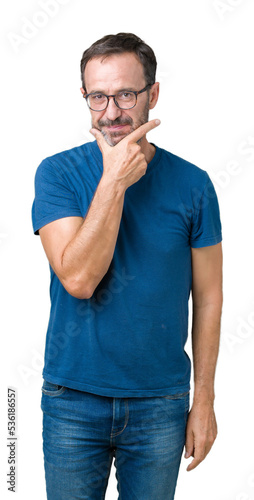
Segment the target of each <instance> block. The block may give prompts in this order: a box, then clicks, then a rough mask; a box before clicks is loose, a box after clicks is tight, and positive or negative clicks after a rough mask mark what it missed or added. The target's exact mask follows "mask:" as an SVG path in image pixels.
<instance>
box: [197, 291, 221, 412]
mask: <svg viewBox="0 0 254 500" xmlns="http://www.w3.org/2000/svg"><path fill="white" fill-rule="evenodd" d="M221 309H222V295H221V296H220V295H219V296H217V297H216V300H213V301H210V302H208V303H205V304H203V305H199V306H195V304H194V305H193V325H192V350H193V369H194V403H196V402H203V401H204V402H205V401H210V402H213V400H214V378H215V369H216V364H217V358H218V351H219V341H220V321H221Z"/></svg>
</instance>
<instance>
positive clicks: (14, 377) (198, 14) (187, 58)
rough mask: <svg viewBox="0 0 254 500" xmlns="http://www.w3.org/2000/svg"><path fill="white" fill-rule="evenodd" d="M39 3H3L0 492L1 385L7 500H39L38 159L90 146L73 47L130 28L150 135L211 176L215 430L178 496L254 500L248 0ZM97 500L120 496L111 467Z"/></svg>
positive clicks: (42, 288) (43, 301)
mask: <svg viewBox="0 0 254 500" xmlns="http://www.w3.org/2000/svg"><path fill="white" fill-rule="evenodd" d="M52 1H53V0H52ZM46 3H48V4H49V3H51V5H52V2H49V0H41V1H40V0H36V1H35V0H12V1H11V2H5V5H4V12H3V6H2V9H1V10H2V12H1V34H2V37H1V38H2V54H1V70H2V71H1V86H2V89H1V93H0V98H1V119H2V132H1V138H2V141H1V142H2V145H1V158H2V160H1V183H0V186H1V187H0V189H1V193H0V200H1V220H0V251H1V261H0V262H1V274H0V277H1V360H0V366H1V394H0V396H1V429H0V432H1V434H0V437H1V456H0V468H1V486H0V488H1V491H0V494H1V498H3V499H5V498H6V499H8V498H12V496H11V495H12V494H11V493H10V492H8V490H7V483H6V480H7V479H6V474H7V471H8V464H7V387H8V386H9V387H14V388H15V389H16V393H17V397H18V404H17V425H18V432H17V434H18V444H17V462H18V481H17V493H16V496H15V498H17V499H22V500H23V499H24V500H30V499H31V500H34V499H35V498H36V499H38V500H45V499H46V494H45V481H44V469H43V456H42V437H41V427H42V416H41V410H40V398H41V384H42V378H41V371H42V364H43V354H44V342H45V332H46V328H47V322H48V313H49V293H48V289H49V271H48V264H47V261H46V257H45V255H44V252H43V249H42V246H41V243H40V239H39V237H35V236H34V235H33V231H32V225H31V205H32V201H33V196H34V191H33V189H34V187H33V182H34V174H35V170H36V168H37V166H38V165H39V163H40V162H41V161H42V159H43V158H45V157H47V156H50V155H52V154H54V153H56V152H59V151H62V150H64V149H68V148H71V147H74V146H77V145H80V144H82V143H84V142H87V141H90V140H93V137H92V136H91V135H90V134H89V132H88V130H89V128H90V118H89V113H88V109H87V108H86V104H85V101H84V100H83V99H82V97H81V93H80V90H79V89H80V86H81V84H80V74H79V64H80V59H81V56H82V53H83V51H84V50H85V49H86V48H87V47H88V46H89V45H90V44H91V43H93V42H94V41H95V40H97V39H98V38H101V37H102V36H104V35H105V34H109V33H117V32H120V31H125V32H127V31H130V32H134V33H136V34H137V35H139V36H140V37H141V38H143V39H144V40H145V41H146V42H147V43H148V44H149V45H151V47H152V48H153V49H154V51H155V53H156V55H157V59H158V76H157V80H158V81H160V82H161V93H160V99H159V102H158V104H157V107H156V108H155V110H153V111H152V113H151V115H150V117H151V118H160V119H161V125H160V126H159V127H158V128H157V129H156V130H154V131H152V132H150V133H149V136H148V137H149V140H150V141H151V142H155V143H156V144H157V145H158V146H160V147H163V148H165V149H167V150H169V151H171V152H172V153H174V154H177V155H179V156H181V157H183V158H185V159H186V160H188V161H190V162H192V163H194V164H196V165H198V166H199V167H201V168H203V169H205V170H207V172H208V173H209V175H210V176H211V178H212V180H213V182H214V185H215V188H216V191H217V195H218V198H219V203H220V210H221V219H222V225H223V250H224V306H223V317H222V336H221V348H220V356H219V363H218V369H217V377H216V405H215V406H216V414H217V419H218V429H219V434H218V438H217V440H216V443H215V444H214V447H213V449H212V451H211V452H210V454H209V455H208V456H207V458H206V460H205V461H204V462H203V463H202V464H201V465H200V466H199V467H198V468H197V469H196V470H195V471H193V472H189V473H187V472H186V470H185V469H186V467H187V462H189V461H186V460H184V459H183V461H182V465H181V469H180V473H179V480H178V487H177V493H176V497H175V498H176V500H184V499H187V498H191V499H192V498H193V499H194V498H195V500H204V499H206V500H215V499H216V500H253V499H254V463H253V445H254V442H253V441H254V440H253V377H254V368H253V366H254V364H253V346H254V295H253V255H254V240H253V208H254V202H253V181H254V174H253V165H254V129H253V115H254V100H253V89H254V73H253V46H254V30H253V19H254V3H253V1H251V0H242V1H239V0H224V1H223V0H221V1H213V0H192V1H190V0H178V1H175V0H167V2H165V0H157V1H156V2H142V1H141V2H137V1H136V0H135V1H133V0H128V1H126V2H119V1H116V0H112V1H111V2H102V1H101V0H98V1H97V2H87V1H82V0H65V1H64V0H61V1H60V0H59V1H58V2H57V1H56V0H54V2H53V3H55V5H56V4H57V5H58V9H56V8H55V12H54V13H53V11H52V12H51V15H49V14H46V13H45V8H43V4H46ZM42 13H43V14H42ZM39 24H40V27H39ZM18 37H20V38H18ZM188 352H190V343H188ZM158 480H159V478H158ZM106 498H107V500H114V499H117V490H116V479H115V467H114V465H112V469H111V476H110V480H109V485H108V490H107V496H106ZM147 500H149V499H147ZM165 500H166V499H165Z"/></svg>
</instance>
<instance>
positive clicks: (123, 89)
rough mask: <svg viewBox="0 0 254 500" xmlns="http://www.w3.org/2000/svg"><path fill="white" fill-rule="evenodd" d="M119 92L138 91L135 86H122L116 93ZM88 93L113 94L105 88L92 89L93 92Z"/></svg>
mask: <svg viewBox="0 0 254 500" xmlns="http://www.w3.org/2000/svg"><path fill="white" fill-rule="evenodd" d="M119 92H136V90H135V89H134V87H122V88H120V89H119V90H116V92H115V93H114V94H118V93H119ZM88 94H104V95H111V94H107V93H106V92H105V91H104V90H98V89H96V90H91V92H88Z"/></svg>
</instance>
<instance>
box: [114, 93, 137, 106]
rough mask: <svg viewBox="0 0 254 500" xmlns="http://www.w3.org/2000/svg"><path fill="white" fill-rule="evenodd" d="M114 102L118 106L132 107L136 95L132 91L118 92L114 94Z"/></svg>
mask: <svg viewBox="0 0 254 500" xmlns="http://www.w3.org/2000/svg"><path fill="white" fill-rule="evenodd" d="M116 102H117V104H118V106H119V108H122V109H130V108H133V106H135V104H136V95H135V94H134V92H126V91H123V92H118V94H116Z"/></svg>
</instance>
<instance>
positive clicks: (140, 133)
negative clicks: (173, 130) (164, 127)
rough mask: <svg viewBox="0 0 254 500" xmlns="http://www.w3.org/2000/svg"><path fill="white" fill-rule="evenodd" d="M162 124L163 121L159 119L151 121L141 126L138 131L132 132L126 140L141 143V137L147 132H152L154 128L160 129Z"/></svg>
mask: <svg viewBox="0 0 254 500" xmlns="http://www.w3.org/2000/svg"><path fill="white" fill-rule="evenodd" d="M160 122H161V121H160V120H158V119H155V120H150V121H149V122H147V123H144V124H143V125H140V127H138V128H137V129H136V130H134V131H133V132H131V133H130V134H129V135H128V136H127V137H126V139H127V140H128V141H129V142H137V141H139V139H141V137H143V136H144V135H146V134H147V132H150V130H152V129H153V128H155V127H158V125H160Z"/></svg>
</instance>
